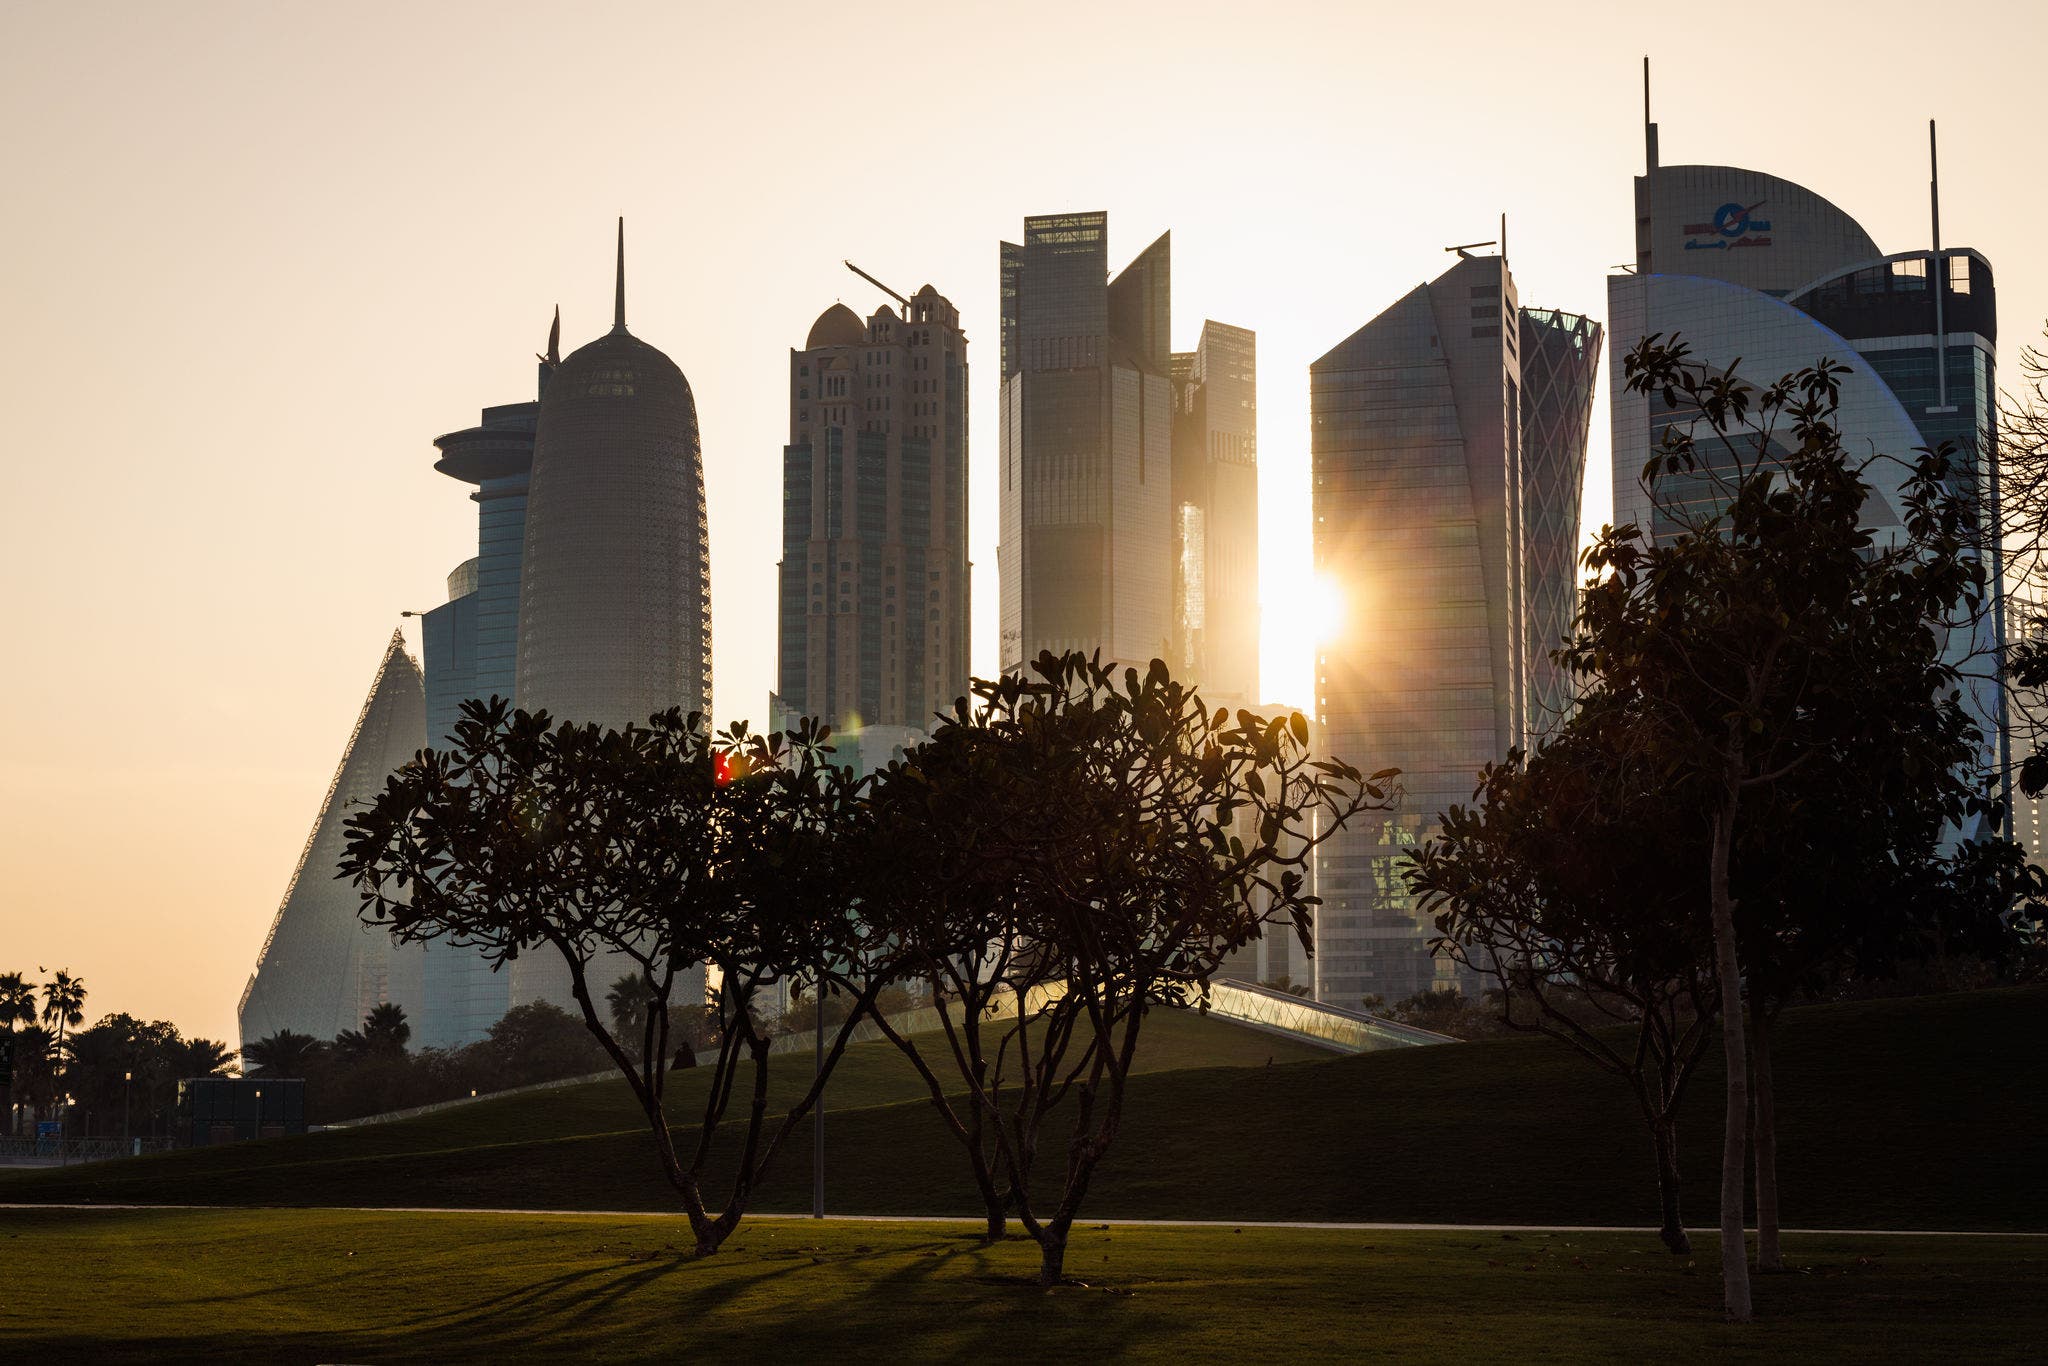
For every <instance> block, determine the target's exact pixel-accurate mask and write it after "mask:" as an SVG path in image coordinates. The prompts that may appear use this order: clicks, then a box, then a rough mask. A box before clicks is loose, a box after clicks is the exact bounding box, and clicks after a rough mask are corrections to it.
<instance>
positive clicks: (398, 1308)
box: [0, 1210, 2048, 1362]
mask: <svg viewBox="0 0 2048 1366" xmlns="http://www.w3.org/2000/svg"><path fill="white" fill-rule="evenodd" d="M687 1235H688V1229H687V1228H686V1227H685V1226H683V1225H682V1224H681V1223H680V1221H677V1220H672V1219H667V1218H661V1219H622V1218H604V1217H600V1216H593V1215H540V1216H504V1217H498V1216H488V1215H478V1214H460V1213H449V1214H432V1215H397V1214H369V1213H346V1212H338V1211H329V1210H204V1211H191V1210H143V1211H122V1210H90V1211H67V1210H35V1211H22V1210H0V1268H4V1273H5V1274H4V1275H0V1359H5V1360H9V1361H89V1362H119V1361H157V1360H165V1359H175V1360H208V1361H230V1360H256V1361H312V1360H321V1361H355V1362H372V1361H375V1362H388V1361H494V1362H495V1361H510V1360H520V1359H538V1358H544V1357H545V1358H553V1359H575V1360H589V1361H653V1360H678V1359H685V1358H689V1359H697V1360H711V1361H718V1360H728V1361H730V1360H740V1361H751V1360H765V1359H769V1358H774V1359H777V1360H814V1359H819V1358H820V1357H821V1356H822V1355H823V1354H825V1353H827V1352H829V1353H831V1354H832V1356H831V1357H830V1358H829V1359H834V1360H869V1359H889V1360H898V1361H912V1362H921V1361H932V1360H969V1359H977V1360H1021V1361H1050V1360H1062V1359H1071V1360H1104V1359H1115V1360H1133V1361H1174V1362H1188V1361H1206V1360H1250V1359H1255V1358H1257V1357H1261V1356H1268V1357H1271V1358H1273V1359H1278V1360H1291V1361H1301V1360H1358V1359H1366V1358H1380V1359H1384V1358H1387V1357H1398V1358H1400V1359H1402V1360H1417V1361H1431V1360H1441V1361H1463V1360H1472V1359H1474V1358H1484V1359H1489V1360H1493V1359H1502V1358H1513V1359H1517V1360H1523V1361H1551V1360H1572V1361H1586V1360H1607V1361H1631V1362H1633V1361H1644V1360H1659V1359H1663V1360H1699V1359H1708V1358H1712V1359H1721V1360H1764V1359H1771V1360H1777V1361H1785V1360H1822V1359H1835V1360H1873V1359H1880V1358H1883V1359H1912V1358H1932V1357H1935V1356H1940V1357H1944V1358H1946V1359H1949V1360H1956V1361H1972V1362H1989V1361H2019V1360H2026V1359H2033V1360H2038V1359H2039V1357H2038V1352H2039V1348H2040V1343H2041V1342H2042V1340H2043V1337H2044V1335H2048V1244H2044V1243H2042V1242H2040V1241H2027V1240H2020V1239H2012V1238H1985V1239H1980V1238H1946V1239H1944V1238H1929V1237H1906V1238H1875V1237H1860V1238H1853V1237H1851V1238H1845V1237H1833V1236H1830V1237H1821V1236H1808V1237H1796V1238H1793V1239H1791V1240H1789V1242H1788V1246H1787V1255H1788V1260H1789V1261H1790V1262H1791V1263H1792V1264H1793V1265H1794V1266H1796V1268H1797V1270H1796V1271H1795V1272H1793V1273H1791V1274H1788V1275H1785V1276H1779V1277H1771V1278H1769V1279H1766V1280H1760V1281H1759V1282H1758V1287H1757V1295H1756V1299H1757V1309H1758V1314H1759V1316H1760V1318H1759V1322H1758V1323H1756V1324H1753V1325H1751V1326H1750V1327H1748V1328H1746V1329H1736V1328H1731V1327H1729V1326H1727V1325H1724V1324H1722V1323H1720V1322H1719V1284H1718V1281H1717V1280H1716V1278H1715V1275H1714V1265H1715V1261H1714V1249H1713V1245H1712V1243H1711V1240H1702V1246H1701V1247H1700V1249H1699V1251H1698V1254H1697V1257H1696V1258H1695V1259H1694V1262H1693V1263H1687V1262H1685V1261H1681V1260H1677V1259H1674V1258H1672V1257H1670V1256H1669V1255H1667V1254H1665V1253H1664V1252H1663V1251H1662V1250H1661V1249H1660V1248H1659V1247H1658V1246H1657V1244H1656V1242H1655V1240H1654V1239H1653V1238H1651V1237H1650V1236H1649V1235H1647V1234H1643V1235H1628V1234H1569V1235H1566V1234H1559V1235H1555V1236H1544V1235H1538V1234H1523V1235H1519V1236H1514V1237H1508V1236H1504V1235H1502V1234H1499V1233H1476V1232H1475V1233H1459V1234H1432V1233H1413V1232H1403V1233H1386V1232H1344V1231H1338V1230H1314V1231H1300V1230H1285V1229H1257V1228H1247V1229H1244V1230H1243V1231H1242V1232H1236V1231H1233V1230H1232V1229H1229V1228H1214V1229H1208V1228H1199V1229H1190V1228H1181V1229H1162V1228H1135V1227H1130V1226H1114V1227H1107V1228H1105V1227H1100V1226H1097V1225H1088V1226H1085V1227H1084V1229H1082V1230H1079V1231H1077V1233H1076V1236H1075V1239H1074V1243H1073V1248H1072V1251H1071V1253H1070V1255H1069V1259H1068V1269H1069V1272H1070V1274H1071V1275H1072V1276H1073V1277H1075V1278H1076V1279H1077V1280H1081V1281H1085V1282H1086V1283H1087V1284H1086V1285H1085V1286H1080V1285H1075V1286H1066V1287H1062V1288H1060V1289H1058V1290H1055V1291H1052V1292H1049V1293H1048V1292H1044V1291H1040V1290H1038V1289H1036V1288H1035V1287H1033V1286H1031V1285H1030V1284H1029V1279H1030V1277H1031V1276H1032V1274H1033V1273H1034V1272H1035V1270H1036V1266H1037V1253H1036V1249H1035V1247H1033V1246H1032V1245H1031V1244H1029V1243H1027V1242H1023V1241H1017V1240H1013V1241H1010V1242H1008V1243H1004V1244H1002V1245H999V1246H997V1247H995V1248H993V1249H984V1248H982V1247H980V1246H979V1245H978V1244H977V1242H976V1241H975V1240H974V1238H973V1237H972V1236H971V1235H970V1234H969V1233H968V1231H967V1230H965V1229H963V1228H960V1227H955V1226H946V1225H932V1224H922V1225H916V1224H912V1225H902V1224H861V1223H853V1222H835V1221H827V1222H826V1223H824V1224H813V1223H810V1222H808V1221H780V1220H769V1221H757V1222H753V1223H749V1224H745V1225H742V1227H741V1229H740V1231H739V1233H738V1234H737V1235H736V1236H735V1239H734V1242H733V1244H732V1245H730V1246H729V1248H728V1250H727V1251H726V1252H724V1253H721V1254H720V1255H719V1256H717V1257H713V1258H710V1259H707V1260H703V1261H697V1260H693V1259H690V1258H688V1257H686V1256H684V1255H682V1254H681V1252H680V1249H682V1248H686V1247H687V1246H688V1245H689V1239H688V1236H687Z"/></svg>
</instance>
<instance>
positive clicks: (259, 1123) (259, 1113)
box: [249, 1086, 263, 1138]
mask: <svg viewBox="0 0 2048 1366" xmlns="http://www.w3.org/2000/svg"><path fill="white" fill-rule="evenodd" d="M249 1137H251V1138H261V1137H263V1088H262V1087H260V1086H259V1087H257V1088H256V1132H255V1133H253V1134H251V1135H249Z"/></svg>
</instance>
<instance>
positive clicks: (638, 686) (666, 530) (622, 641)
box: [516, 219, 711, 726]
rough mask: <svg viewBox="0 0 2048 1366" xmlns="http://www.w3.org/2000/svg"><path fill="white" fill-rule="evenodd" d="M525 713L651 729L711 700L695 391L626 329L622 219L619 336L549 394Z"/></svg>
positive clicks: (558, 370) (537, 498)
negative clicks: (661, 717) (657, 720)
mask: <svg viewBox="0 0 2048 1366" xmlns="http://www.w3.org/2000/svg"><path fill="white" fill-rule="evenodd" d="M516 687H517V690H518V691H517V696H518V700H519V705H520V706H522V707H524V708H526V709H527V710H529V711H535V710H543V709H545V710H546V711H548V712H551V713H552V714H553V715H554V716H555V717H557V718H558V719H562V720H574V721H597V722H602V723H603V724H605V725H608V726H622V725H625V724H627V723H629V722H641V723H644V722H645V721H646V720H647V718H648V717H649V716H652V715H654V714H655V713H657V712H661V711H664V710H666V709H668V708H669V707H681V708H682V709H683V710H684V711H685V712H691V711H707V710H709V708H710V704H711V551H710V537H709V528H708V525H707V522H706V518H705V508H704V456H703V449H702V445H701V443H700V441H699V438H698V432H697V405H696V401H695V399H694V398H693V397H692V396H691V393H690V382H689V381H688V380H687V379H685V378H684V377H683V372H682V371H681V370H679V369H677V368H676V364H675V362H674V361H672V360H670V359H669V358H668V357H667V356H665V355H663V354H662V353H661V352H660V351H658V350H656V349H655V348H654V347H652V346H649V345H648V344H647V343H646V342H644V341H641V340H640V339H639V338H637V337H635V336H633V335H632V334H631V333H630V332H628V331H627V330H626V246H625V223H624V220H623V219H622V220H620V226H619V257H618V279H617V286H616V292H615V295H614V303H613V320H612V330H611V331H610V332H608V333H606V334H605V335H604V336H602V337H599V338H598V339H597V340H596V341H593V342H591V343H589V344H588V345H586V346H583V347H581V348H579V349H578V350H576V351H575V352H574V353H572V354H571V355H569V356H568V357H567V358H565V359H564V360H563V361H562V362H561V363H560V365H558V366H557V367H555V369H554V372H553V374H552V375H551V376H550V377H549V379H548V384H547V392H546V394H545V396H544V397H543V398H542V399H541V403H540V414H539V421H538V430H537V432H536V435H535V441H534V452H533V474H532V478H531V481H530V483H529V486H528V493H527V504H526V528H525V546H524V555H523V557H522V564H521V569H520V593H519V656H518V668H517V671H516Z"/></svg>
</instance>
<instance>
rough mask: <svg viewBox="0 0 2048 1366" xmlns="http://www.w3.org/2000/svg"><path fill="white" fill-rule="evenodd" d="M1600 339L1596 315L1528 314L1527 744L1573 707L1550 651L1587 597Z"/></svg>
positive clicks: (1524, 333) (1523, 483)
mask: <svg viewBox="0 0 2048 1366" xmlns="http://www.w3.org/2000/svg"><path fill="white" fill-rule="evenodd" d="M1600 335H1601V333H1600V324H1599V323H1596V322H1594V321H1593V320H1592V319H1591V318H1583V317H1580V316H1578V315H1577V314H1572V313H1559V312H1556V311H1554V310H1549V309H1535V308H1525V309H1523V310H1522V316H1521V338H1522V346H1521V352H1522V451H1521V475H1520V477H1519V478H1517V479H1516V480H1515V481H1514V482H1515V486H1516V488H1517V489H1519V490H1520V491H1521V495H1520V497H1519V498H1518V500H1517V503H1516V509H1517V517H1518V521H1519V523H1520V537H1521V547H1522V552H1521V553H1522V560H1523V563H1524V565H1525V566H1526V567H1525V569H1524V571H1523V573H1522V575H1521V576H1520V578H1521V589H1522V591H1521V601H1520V605H1519V608H1518V610H1519V612H1520V614H1521V617H1522V624H1523V636H1524V639H1525V645H1524V650H1523V656H1524V658H1525V660H1526V661H1527V672H1528V685H1527V688H1526V690H1525V693H1524V702H1523V707H1524V715H1523V718H1522V743H1523V744H1525V745H1533V744H1535V743H1536V742H1537V741H1539V740H1541V739H1543V738H1544V737H1545V736H1547V735H1549V734H1550V733H1551V732H1553V731H1554V730H1555V729H1556V728H1557V727H1558V726H1559V725H1560V724H1561V723H1562V722H1563V721H1564V719H1565V717H1566V715H1567V714H1568V713H1569V712H1570V709H1571V686H1570V685H1571V680H1570V679H1569V678H1568V677H1567V676H1566V674H1565V672H1564V670H1563V669H1561V668H1559V667H1558V666H1557V665H1556V664H1555V663H1554V662H1553V661H1552V660H1551V658H1550V655H1551V652H1552V651H1554V650H1556V649H1557V648H1558V646H1559V645H1560V644H1562V643H1563V641H1564V638H1565V635H1566V633H1567V632H1569V631H1570V629H1571V623H1572V613H1573V610H1574V608H1575V607H1576V605H1577V602H1578V565H1579V504H1580V500H1581V498H1582V497H1583V495H1584V493H1585V486H1586V434H1587V429H1588V427H1589V426H1590V424H1591V422H1592V418H1593V392H1594V391H1593V384H1594V380H1595V379H1596V378H1598V376H1599V372H1600Z"/></svg>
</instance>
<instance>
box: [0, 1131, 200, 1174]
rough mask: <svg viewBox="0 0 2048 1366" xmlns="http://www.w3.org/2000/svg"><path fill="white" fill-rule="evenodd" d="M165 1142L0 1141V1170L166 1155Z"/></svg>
mask: <svg viewBox="0 0 2048 1366" xmlns="http://www.w3.org/2000/svg"><path fill="white" fill-rule="evenodd" d="M174 1146H176V1145H175V1144H174V1143H173V1142H172V1141H171V1140H170V1139H168V1138H129V1139H120V1138H0V1167H68V1166H73V1165H76V1164H78V1163H81V1162H112V1161H114V1160H115V1159H117V1158H123V1157H139V1156H141V1155H142V1154H144V1153H164V1152H169V1151H170V1150H171V1149H172V1148H173V1147H174Z"/></svg>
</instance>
